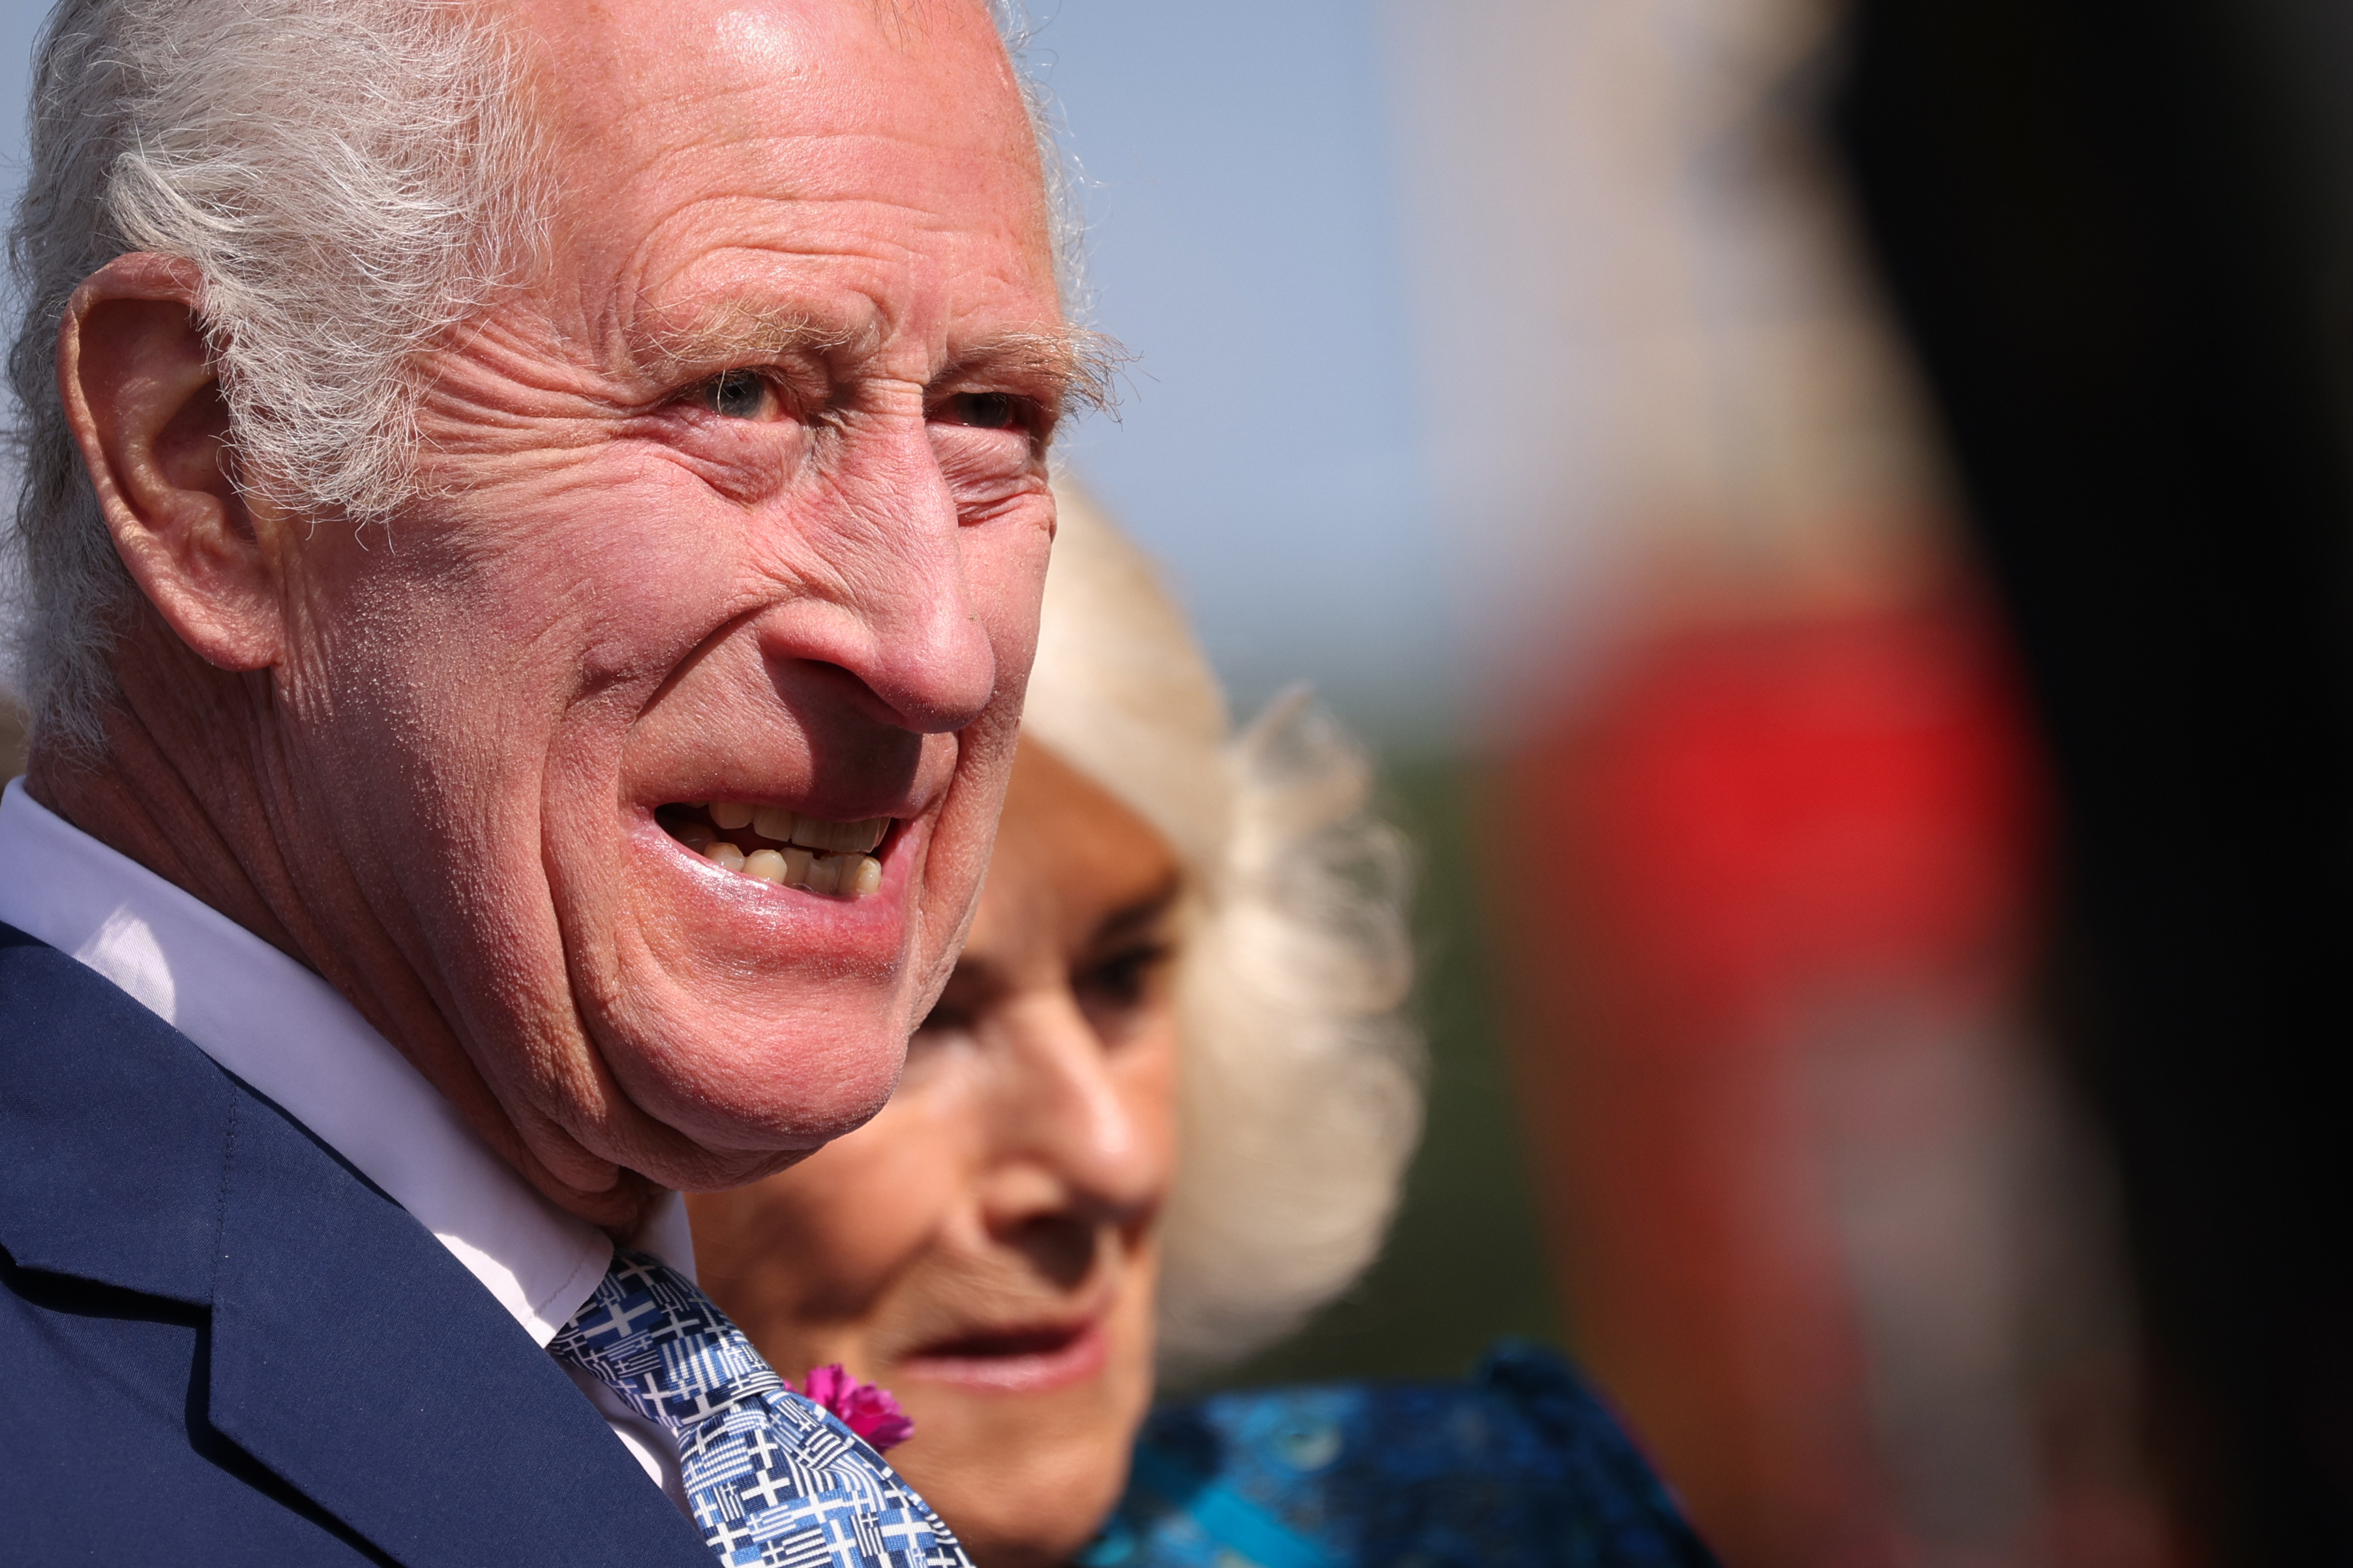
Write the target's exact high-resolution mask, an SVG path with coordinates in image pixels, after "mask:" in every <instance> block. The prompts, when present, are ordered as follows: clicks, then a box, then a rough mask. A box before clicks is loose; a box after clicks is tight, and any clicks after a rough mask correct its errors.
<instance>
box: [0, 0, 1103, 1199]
mask: <svg viewBox="0 0 2353 1568" xmlns="http://www.w3.org/2000/svg"><path fill="white" fill-rule="evenodd" d="M514 16H515V20H516V23H517V30H518V34H519V36H520V37H522V39H523V41H524V50H525V55H526V58H527V60H528V61H529V62H530V63H531V65H532V68H533V72H534V75H535V88H536V101H537V102H538V105H539V109H540V111H541V114H542V117H543V121H545V123H546V124H547V125H548V127H549V129H550V132H551V135H552V138H553V142H554V148H555V152H556V157H557V164H556V167H557V172H558V174H559V175H560V177H561V183H562V186H563V189H562V192H561V194H560V196H559V198H558V200H557V205H556V210H555V212H554V222H553V223H552V225H551V226H550V228H549V231H548V235H547V244H546V246H545V247H544V248H545V261H544V264H543V267H542V268H541V270H540V271H539V272H538V273H537V274H536V275H535V276H534V277H533V278H532V279H530V280H529V281H528V283H527V285H526V286H525V287H523V288H522V289H520V290H519V291H517V292H515V293H513V294H512V295H510V296H508V297H506V298H502V299H501V300H499V301H497V302H496V303H495V305H494V306H493V308H492V309H491V312H490V314H489V316H488V318H487V319H486V320H484V321H480V322H479V323H476V324H475V325H474V326H472V327H471V328H470V329H468V330H466V331H459V332H456V333H453V334H452V335H451V337H450V338H449V340H448V342H445V343H444V344H442V345H441V346H440V347H439V348H438V350H437V351H435V352H434V353H431V354H430V355H429V357H428V359H427V363H426V364H425V366H424V373H423V374H424V377H425V384H426V386H427V398H426V402H425V406H424V412H423V419H424V426H425V432H424V433H425V437H426V439H425V443H424V453H425V456H424V457H423V458H422V459H421V461H422V462H423V464H424V468H425V474H424V478H425V479H426V481H427V486H426V489H425V490H424V491H423V494H424V495H425V496H426V497H427V499H425V500H418V501H417V502H414V503H412V504H411V505H409V506H408V507H406V509H405V510H402V511H401V512H400V513H399V514H398V515H396V517H394V518H393V519H392V521H391V523H390V526H389V527H388V528H375V527H371V528H369V529H367V530H364V531H358V530H354V529H353V528H352V527H350V526H348V525H343V524H339V523H337V522H336V521H333V520H323V521H322V520H320V519H315V518H311V517H309V516H306V515H302V514H301V513H300V512H298V511H294V510H288V509H286V508H285V507H282V506H279V505H275V504H272V503H271V502H269V501H268V500H264V499H262V497H261V495H259V494H258V493H256V492H255V491H254V490H253V489H251V488H249V487H248V489H237V488H233V487H232V486H231V485H230V484H229V483H228V481H227V479H226V477H225V473H226V471H227V467H228V464H227V463H226V462H225V461H224V458H223V447H222V440H223V437H224V436H225V434H226V429H227V427H226V423H225V420H224V417H223V415H222V412H221V404H220V400H219V396H218V390H217V385H216V382H215V380H214V376H213V372H212V368H211V366H210V364H209V363H208V361H207V358H206V351H205V347H204V344H203V342H202V340H201V338H200V336H199V335H198V333H197V331H196V330H195V320H194V316H193V313H192V307H193V306H194V305H195V303H196V301H197V300H198V299H199V298H200V285H199V280H198V279H197V278H196V277H195V274H194V272H193V270H192V269H191V268H189V267H188V266H187V265H186V264H185V263H182V262H178V261H174V260H171V259H168V258H155V257H139V256H134V257H129V258H121V259H119V260H118V261H116V262H115V263H113V264H111V265H110V266H109V267H108V268H105V269H104V270H102V271H101V272H100V273H99V274H98V275H96V276H95V277H94V278H92V279H90V281H89V282H88V283H87V284H86V285H85V286H84V288H83V289H81V291H80V292H79V295H78V296H77V297H76V298H75V300H74V301H73V304H72V306H71V308H70V310H69V315H68V320H67V321H66V324H65V328H64V331H63V333H62V335H61V340H60V343H59V354H58V361H59V373H60V378H61V383H62V384H63V386H64V388H65V392H66V396H67V403H68V408H69V416H70V417H71V419H72V421H73V423H74V426H75V428H76V432H77V435H78V437H79V441H80V443H81V447H82V449H83V452H84V455H85V458H86V459H87V461H88V462H89V464H90V468H91V469H92V471H93V474H94V476H95V478H96V480H97V484H98V489H99V492H100V499H101V502H102V505H103V506H104V509H105V511H106V515H107V520H108V522H109V525H110V527H111V530H112V531H113V533H114V536H115V539H116V542H117V546H118V548H119V550H120V551H121V554H122V556H123V558H124V559H125V561H126V562H127V563H128V564H129V565H130V566H131V569H132V574H133V575H134V576H135V577H136V579H137V581H138V584H139V586H140V588H141V590H142V593H143V595H145V597H146V599H147V601H148V602H149V605H150V606H151V607H150V608H149V609H148V610H146V611H145V612H143V613H142V615H141V616H139V617H138V618H137V621H136V624H135V625H134V626H132V629H131V631H130V633H129V635H128V637H126V639H125V640H124V642H123V644H122V646H121V647H120V649H119V650H118V652H117V655H116V658H115V664H116V667H117V669H118V672H119V674H120V677H121V684H122V688H123V692H124V701H123V703H122V705H121V710H120V711H119V712H118V713H117V714H116V715H115V717H114V718H113V720H112V721H111V728H110V732H109V744H108V749H107V752H106V754H105V755H104V756H103V757H102V758H100V759H98V760H97V761H96V762H95V763H90V762H88V761H84V760H77V759H74V758H71V757H69V756H68V755H66V754H63V753H61V752H58V751H57V750H56V749H54V748H50V749H47V750H45V751H43V752H41V753H40V754H39V755H37V757H36V758H35V760H34V765H33V769H32V785H31V786H32V789H33V791H34V793H35V795H37V797H38V798H39V799H41V800H42V801H43V802H44V803H45V804H47V805H50V806H51V807H52V808H53V809H57V810H58V811H60V812H62V813H63V814H64V815H65V816H67V817H68V818H69V820H71V821H73V822H75V823H76V824H78V825H79V826H81V827H83V828H84V829H85V830H87V831H89V832H91V833H93V834H94V835H96V836H97V837H100V838H101V839H103V840H105V841H106V842H108V843H110V844H111V845H113V846H115V847H118V848H120V849H121V850H123V851H124V852H126V853H128V854H129V855H131V856H132V858H135V859H138V860H141V861H142V862H144V863H145V864H147V865H148V866H150V867H152V868H155V869H156V870H158V871H159V872H161V873H162V874H163V875H164V876H166V877H168V878H170V879H172V880H174V881H175V882H177V883H179V884H180V885H181V886H182V887H184V888H186V889H190V890H191V891H193V892H194V893H195V894H196V895H197V896H198V897H199V898H202V899H204V900H206V902H208V903H211V904H213V905H214V906H215V907H216V908H218V909H220V910H223V911H225V912H226V913H227V914H228V915H229V916H230V917H231V918H232V919H234V920H236V921H238V922H239V923H241V924H243V925H245V926H247V927H248V928H249V929H251V930H253V931H257V932H259V933H260V934H261V935H263V936H264V937H266V938H267V939H268V940H269V941H271V942H275V943H276V944H277V945H279V946H280V947H281V948H283V949H285V950H286V951H287V952H290V953H292V954H293V955H295V956H296V957H297V958H299V959H301V961H302V962H304V963H308V964H309V965H311V967H312V968H314V969H316V970H318V971H319V972H320V973H322V974H324V975H325V976H326V977H327V978H328V979H329V980H330V981H332V983H333V984H335V985H336V986H337V988H338V989H340V990H341V991H342V992H343V994H345V995H347V996H349V997H350V998H351V999H352V1000H353V1003H354V1004H355V1005H357V1006H358V1007H359V1009H360V1010H361V1012H362V1013H363V1014H364V1016H366V1017H367V1018H368V1019H369V1021H370V1022H371V1023H372V1024H374V1025H375V1026H376V1027H377V1028H379V1029H380V1030H381V1031H383V1033H384V1034H385V1036H386V1037H388V1038H390V1039H391V1040H393V1041H394V1042H395V1043H396V1045H397V1046H398V1047H400V1048H401V1049H402V1050H403V1051H404V1052H406V1054H407V1056H408V1057H409V1058H410V1059H411V1060H413V1061H414V1062H416V1063H417V1066H418V1067H419V1068H420V1069H422V1071H423V1072H424V1073H425V1075H426V1076H427V1078H428V1079H431V1081H432V1082H433V1083H434V1084H435V1086H436V1087H437V1088H438V1089H440V1090H441V1092H442V1093H444V1094H445V1095H447V1096H448V1098H449V1099H450V1100H453V1101H454V1102H455V1103H456V1104H457V1105H458V1106H459V1109H460V1110H462V1111H463V1112H464V1114H465V1115H466V1116H467V1117H468V1119H469V1120H470V1122H471V1123H472V1125H473V1126H474V1127H475V1128H476V1129H477V1130H478V1131H480V1133H481V1134H482V1136H484V1137H485V1138H486V1139H487V1140H488V1141H489V1142H491V1144H492V1145H493V1146H494V1147H495V1148H497V1149H498V1150H499V1151H500V1152H501V1153H503V1154H504V1155H505V1156H506V1157H507V1158H508V1159H509V1160H510V1161H512V1163H514V1164H515V1165H516V1166H517V1167H518V1168H520V1169H521V1170H522V1172H523V1173H525V1174H526V1175H527V1176H528V1177H529V1178H530V1179H531V1180H532V1181H533V1182H534V1183H535V1184H537V1185H538V1186H539V1187H540V1188H541V1189H542V1190H543V1191H544V1192H546V1193H547V1194H550V1195H551V1196H552V1197H554V1199H555V1200H556V1201H557V1202H559V1203H561V1204H563V1205H565V1206H567V1207H569V1208H571V1209H572V1210H573V1211H575V1213H578V1214H580V1215H585V1216H586V1217H588V1218H590V1219H592V1220H595V1221H596V1222H598V1223H601V1224H604V1225H606V1226H608V1227H611V1228H613V1229H615V1230H616V1231H617V1232H618V1231H624V1230H626V1229H627V1228H628V1227H629V1226H632V1225H634V1224H635V1223H636V1222H637V1221H638V1219H639V1218H640V1217H641V1216H642V1215H643V1214H644V1213H645V1212H646V1210H647V1208H648V1207H649V1205H650V1204H651V1203H652V1202H653V1201H654V1200H655V1199H656V1198H657V1197H658V1196H659V1190H660V1188H662V1187H672V1186H675V1187H688V1188H709V1187H716V1186H723V1185H726V1184H733V1183H736V1182H742V1181H746V1180H751V1179H754V1178H756V1177H758V1176H761V1175H763V1174H765V1173H769V1172H772V1171H775V1170H777V1169H780V1168H782V1167H784V1166H785V1165H786V1164H789V1163H791V1162H793V1161H794V1160H796V1159H797V1158H799V1157H801V1156H802V1155H803V1154H804V1153H806V1152H807V1151H808V1150H810V1149H813V1148H816V1147H818V1146H819V1145H820V1144H822V1143H823V1142H825V1141H826V1140H827V1139H828V1138H831V1137H834V1136H836V1135H838V1134H839V1133H841V1132H843V1131H847V1130H848V1129H849V1128H852V1127H855V1126H856V1125H858V1124H859V1123H860V1121H863V1120H864V1119H865V1118H866V1117H868V1116H869V1115H871V1113H872V1112H873V1111H874V1110H875V1109H876V1108H877V1107H878V1106H879V1105H881V1102H882V1101H883V1100H884V1099H885V1098H886V1097H887V1095H888V1094H889V1092H890V1089H891V1087H892V1082H893V1080H894V1079H895V1077H896V1075H897V1073H898V1070H899V1067H900V1061H901V1056H902V1048H903V1043H904V1041H905V1039H906V1037H907V1035H908V1033H909V1031H910V1030H911V1029H912V1028H913V1025H914V1023H915V1022H916V1021H917V1020H918V1019H920V1018H921V1017H922V1016H923V1012H924V1010H925V1009H926V1008H927V1007H928V1006H929V1005H930V1004H931V1002H932V999H933V997H934V994H935V992H936V990H937V987H938V986H939V985H940V984H942V983H943V982H944V979H945V977H946V974H947V972H948V968H949V966H950V964H951V963H953V961H954V957H955V948H956V942H957V938H958V935H959V933H960V931H961V929H962V927H963V925H964V923H965V921H966V919H967V918H968V916H969V912H970V910H971V907H972V900H973V898H974V895H975V892H976V888H977V886H978V883H979V879H980V876H981V872H982V870H983V868H984V867H985V864H986V861H987V852H988V845H989V840H990V837H991V833H992V830H993V826H994V822H995V819H996V816H997V805H998V802H999V799H1000V797H1001V793H1002V790H1003V788H1004V784H1005V779H1006V776H1007V772H1008V768H1009V766H1010V764H1011V761H1012V752H1013V742H1014V735H1015V726H1016V723H1017V721H1018V711H1019V704H1020V699H1021V695H1022V689H1023V685H1024V682H1025V681H1026V679H1027V676H1028V669H1029V658H1030V655H1031V651H1032V648H1033V646H1034V642H1035V637H1036V630H1037V616H1038V603H1039V592H1040V587H1041V584H1042V580H1043V574H1044V570H1045V564H1046V559H1047V554H1048V551H1049V547H1050V541H1051V538H1052V534H1053V522H1054V512H1053V502H1052V499H1051V497H1050V493H1049V491H1048V489H1047V477H1046V467H1045V448H1046V443H1047V440H1048V438H1049V437H1050V435H1051V433H1052V430H1053V427H1054V425H1055V422H1056V420H1057V418H1058V417H1059V416H1060V411H1061V408H1062V405H1063V404H1064V401H1065V399H1066V396H1067V395H1068V394H1069V391H1070V387H1071V382H1072V377H1073V372H1074V365H1073V360H1072V355H1071V352H1070V344H1071V335H1070V334H1069V332H1068V331H1067V330H1066V329H1065V326H1064V323H1063V321H1062V319H1061V316H1060V308H1059V304H1058V301H1057V296H1056V289H1055V281H1054V278H1053V269H1052V261H1051V255H1050V242H1049V238H1048V231H1047V226H1046V219H1045V209H1044V204H1043V198H1042V184H1041V180H1040V176H1039V165H1038V162H1037V157H1036V154H1035V151H1034V144H1033V141H1032V135H1031V132H1030V129H1029V124H1028V123H1027V121H1026V119H1025V117H1024V115H1023V112H1022V107H1021V103H1020V100H1019V96H1018V90H1017V87H1016V83H1015V80H1014V78H1013V76H1012V74H1011V70H1010V68H1009V66H1008V63H1007V61H1006V58H1005V57H1004V54H1003V51H1002V49H1001V47H1000V46H999V44H998V42H997V37H996V36H995V33H994V31H993V29H992V28H991V26H990V25H989V22H988V19H987V16H986V14H985V11H984V9H983V7H982V6H980V5H977V4H964V3H943V4H936V5H911V6H891V5H873V4H869V3H868V0H759V3H745V4H739V5H731V6H728V7H724V8H715V7H702V6H678V5H661V4H655V3H653V0H629V3H618V0H616V3H608V4H594V3H587V0H542V3H539V4H534V5H522V6H520V7H518V8H517V10H516V11H515V12H514ZM229 458H230V460H231V461H233V459H234V454H233V452H232V453H230V454H229ZM713 798H727V799H734V800H741V801H745V802H751V803H754V804H757V805H775V806H779V807H784V808H788V809H791V810H795V811H800V812H807V813H812V814H815V815H818V816H824V817H828V818H834V819H840V820H851V819H857V818H864V817H877V816H889V817H892V818H896V819H898V821H897V824H896V826H894V827H893V829H892V833H891V836H890V838H889V839H888V841H887V842H886V843H885V844H884V845H883V847H881V850H880V851H879V854H880V857H881V861H882V865H883V868H884V874H883V883H882V887H881V891H880V892H879V893H876V894H874V895H871V896H869V897H866V898H863V899H858V900H849V899H829V898H824V897H820V896H818V895H815V894H811V893H808V892H807V891H804V890H801V889H786V888H778V887H774V886H770V885H768V884H765V883H760V882H756V881H754V880H753V879H748V878H744V877H738V876H733V875H732V874H730V873H728V872H725V871H723V870H721V869H720V868H717V867H714V866H712V864H710V863H709V862H708V861H705V860H702V859H701V858H697V857H695V856H693V855H691V854H690V853H689V852H687V851H686V850H685V849H684V848H683V847H681V846H680V845H679V844H678V843H677V842H676V841H675V840H673V839H672V838H670V837H669V836H668V835H666V834H665V833H663V832H662V831H661V830H660V828H659V826H658V825H657V823H656V820H655V816H654V813H655V811H656V809H657V808H658V807H659V806H661V805H665V804H667V803H677V802H700V801H705V800H710V799H713Z"/></svg>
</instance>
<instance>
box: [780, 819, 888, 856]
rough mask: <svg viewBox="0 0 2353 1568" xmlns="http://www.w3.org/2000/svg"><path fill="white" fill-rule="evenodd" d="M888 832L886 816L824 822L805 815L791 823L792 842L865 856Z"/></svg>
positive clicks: (840, 852) (834, 851) (839, 852)
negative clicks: (857, 820) (795, 822)
mask: <svg viewBox="0 0 2353 1568" xmlns="http://www.w3.org/2000/svg"><path fill="white" fill-rule="evenodd" d="M890 831H891V819H890V818H889V817H887V816H870V817H867V818H866V819H865V820H864V821H862V822H826V821H823V820H821V819H819V818H818V817H814V816H804V817H802V818H801V819H800V820H799V822H797V824H795V825H794V827H793V842H794V843H796V844H805V845H807V847H810V848H811V849H826V850H830V851H832V852H833V853H835V854H838V855H841V854H847V855H865V854H869V853H871V852H872V850H873V848H874V847H875V846H876V845H877V844H880V843H881V842H882V836H883V835H884V834H886V833H888V832H890Z"/></svg>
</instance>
